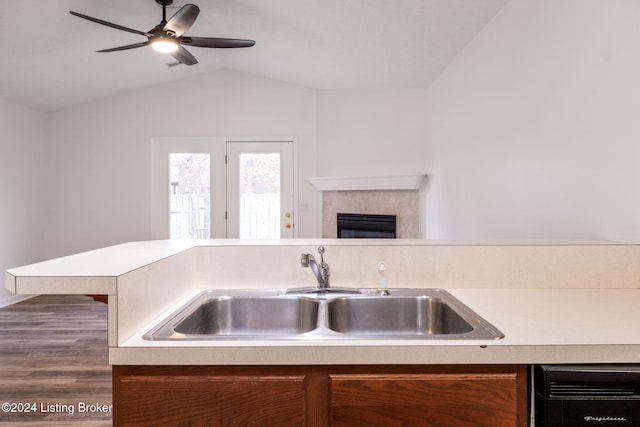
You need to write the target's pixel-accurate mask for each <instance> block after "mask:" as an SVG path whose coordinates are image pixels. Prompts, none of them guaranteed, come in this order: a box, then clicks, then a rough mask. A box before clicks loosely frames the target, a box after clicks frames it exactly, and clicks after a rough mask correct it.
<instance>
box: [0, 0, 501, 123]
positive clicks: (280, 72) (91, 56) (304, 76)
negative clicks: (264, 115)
mask: <svg viewBox="0 0 640 427" xmlns="http://www.w3.org/2000/svg"><path fill="white" fill-rule="evenodd" d="M507 1H508V0H175V1H174V3H173V5H172V6H170V8H169V9H168V10H167V15H168V16H170V15H172V14H173V13H175V12H176V11H177V10H178V9H179V8H180V7H181V6H183V5H184V4H186V3H188V2H192V3H194V4H196V5H198V6H199V8H200V15H199V17H198V19H197V21H196V23H195V24H194V25H193V26H192V27H191V29H189V31H188V32H187V33H186V34H185V35H190V36H200V37H230V38H246V39H253V40H255V41H256V45H255V46H254V47H251V48H245V49H205V48H197V47H192V48H188V49H189V51H190V52H191V53H192V54H193V55H194V56H195V57H196V58H197V59H198V61H199V63H198V64H197V65H193V66H186V65H179V66H173V67H168V66H167V64H169V63H171V62H173V61H172V58H171V57H170V56H168V55H167V54H161V53H157V52H155V51H153V50H152V49H151V48H150V47H143V48H139V49H132V50H127V51H121V52H113V53H96V52H95V51H96V50H99V49H105V48H111V47H115V46H120V45H127V44H132V43H136V42H139V41H144V40H145V38H144V37H142V36H139V35H136V34H132V33H127V32H123V31H118V30H115V29H112V28H109V27H106V26H102V25H99V24H96V23H92V22H89V21H86V20H83V19H80V18H78V17H74V16H72V15H71V14H69V11H70V10H73V11H76V12H80V13H82V14H85V15H89V16H92V17H96V18H100V19H103V20H105V21H110V22H114V23H117V24H120V25H123V26H125V27H129V28H134V29H138V30H141V31H148V30H149V29H151V28H153V27H154V26H155V25H156V24H158V23H159V22H160V20H161V19H162V8H161V6H159V5H158V4H157V3H156V1H155V0H135V1H133V0H91V1H87V0H46V1H45V0H0V20H1V22H2V26H3V35H2V37H1V38H0V58H1V60H0V98H3V99H8V100H12V101H15V102H18V103H21V104H24V105H27V106H30V107H33V108H36V109H40V110H43V111H55V110H57V109H60V108H65V107H67V106H70V105H74V104H78V103H82V102H87V101H91V100H94V99H98V98H102V97H106V96H111V95H114V94H117V93H121V92H125V91H130V90H135V89H137V88H141V87H146V86H153V85H158V84H161V83H163V82H167V81H172V80H177V79H183V78H187V77H189V76H193V75H195V74H200V73H207V72H211V71H215V70H219V69H222V68H226V69H234V70H238V71H243V72H247V73H251V74H255V75H259V76H264V77H268V78H273V79H278V80H283V81H286V82H290V83H295V84H299V85H303V86H307V87H311V88H317V89H331V88H368V87H427V86H428V85H429V84H430V83H431V82H432V81H433V80H434V79H435V78H436V77H437V76H438V75H439V74H440V73H441V72H442V71H443V69H444V68H445V67H446V66H447V65H448V64H449V63H450V62H451V61H452V60H453V58H455V56H456V55H457V54H458V53H459V52H460V50H461V49H462V48H464V46H465V45H466V44H467V43H469V41H470V40H471V39H473V37H475V35H476V34H477V33H478V32H479V31H480V30H481V29H482V28H483V27H484V26H485V25H486V24H487V23H488V22H489V21H490V20H491V18H492V17H493V16H495V14H496V13H497V12H498V11H499V10H500V8H501V7H502V6H503V5H504V4H505V3H506V2H507Z"/></svg>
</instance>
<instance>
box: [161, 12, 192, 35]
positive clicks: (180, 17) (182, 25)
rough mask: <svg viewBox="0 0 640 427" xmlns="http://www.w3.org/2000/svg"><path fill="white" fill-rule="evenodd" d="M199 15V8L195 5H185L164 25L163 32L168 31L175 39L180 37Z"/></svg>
mask: <svg viewBox="0 0 640 427" xmlns="http://www.w3.org/2000/svg"><path fill="white" fill-rule="evenodd" d="M198 13H200V8H199V7H198V6H196V5H195V4H185V5H184V6H182V7H181V8H180V10H178V11H177V12H176V13H175V14H174V15H173V16H172V17H171V18H169V21H167V23H166V24H165V26H164V28H163V30H164V31H170V32H172V33H174V34H175V36H176V37H180V36H181V35H183V34H184V33H186V32H187V30H188V29H189V28H191V26H192V25H193V23H194V22H195V21H196V18H197V17H198Z"/></svg>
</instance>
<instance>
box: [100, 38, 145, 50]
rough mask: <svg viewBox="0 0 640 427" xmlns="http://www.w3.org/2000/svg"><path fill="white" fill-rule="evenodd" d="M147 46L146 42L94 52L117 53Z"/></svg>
mask: <svg viewBox="0 0 640 427" xmlns="http://www.w3.org/2000/svg"><path fill="white" fill-rule="evenodd" d="M144 46H149V40H147V41H146V42H140V43H134V44H128V45H126V46H118V47H112V48H111V49H102V50H96V52H117V51H119V50H127V49H135V48H137V47H144Z"/></svg>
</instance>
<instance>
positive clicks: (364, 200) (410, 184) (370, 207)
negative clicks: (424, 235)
mask: <svg viewBox="0 0 640 427" xmlns="http://www.w3.org/2000/svg"><path fill="white" fill-rule="evenodd" d="M308 181H309V182H311V184H313V185H314V186H315V187H316V189H317V190H319V191H321V192H322V237H323V238H335V237H336V236H337V228H338V225H337V214H338V212H340V213H358V214H385V215H396V221H397V223H396V236H397V238H398V239H417V238H420V237H421V230H420V221H421V210H422V209H423V207H424V203H423V202H422V200H423V196H424V194H423V193H424V183H425V181H426V175H411V176H394V177H349V178H333V177H332V178H308Z"/></svg>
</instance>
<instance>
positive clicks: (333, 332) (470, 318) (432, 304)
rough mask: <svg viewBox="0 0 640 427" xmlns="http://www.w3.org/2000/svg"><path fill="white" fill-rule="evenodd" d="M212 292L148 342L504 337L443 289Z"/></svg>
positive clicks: (159, 328)
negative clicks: (352, 291) (345, 291)
mask: <svg viewBox="0 0 640 427" xmlns="http://www.w3.org/2000/svg"><path fill="white" fill-rule="evenodd" d="M356 292H359V293H351V292H350V293H348V294H346V293H343V292H340V291H339V290H336V291H335V292H331V290H329V291H325V292H317V293H313V292H309V290H305V291H300V292H297V291H296V290H289V291H287V290H285V289H270V290H207V291H203V292H202V293H201V294H199V295H198V296H196V297H195V298H194V299H192V300H191V301H189V302H188V303H187V304H185V305H184V306H183V307H182V308H180V309H179V310H177V311H176V312H175V313H173V314H172V315H170V316H169V317H168V318H167V319H166V320H164V321H162V322H160V324H158V325H157V326H156V327H154V328H153V329H152V330H150V331H149V332H148V333H147V334H145V335H144V337H143V338H145V339H147V340H314V339H319V340H335V339H419V340H425V339H432V340H433V339H438V340H486V339H500V338H504V334H503V333H502V332H500V331H499V330H498V329H497V328H495V327H494V326H493V325H491V324H490V323H489V322H487V321H486V320H484V319H483V318H482V317H480V316H479V315H478V314H476V313H475V312H473V311H472V310H471V309H470V308H469V307H467V306H466V305H464V304H463V303H462V302H461V301H459V300H458V299H456V298H455V297H454V296H453V295H451V294H450V293H448V292H446V291H444V290H442V289H389V294H388V295H381V294H379V293H378V292H377V290H375V289H359V290H356Z"/></svg>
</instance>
